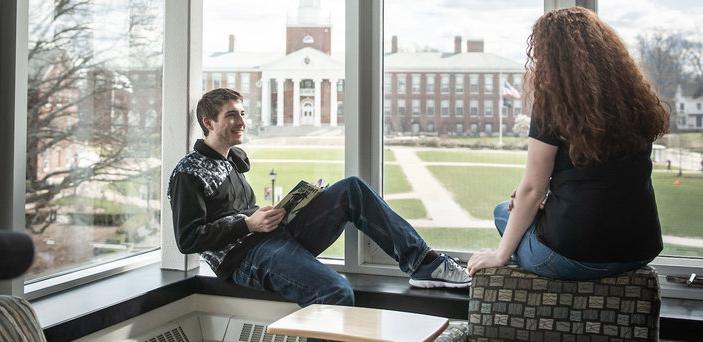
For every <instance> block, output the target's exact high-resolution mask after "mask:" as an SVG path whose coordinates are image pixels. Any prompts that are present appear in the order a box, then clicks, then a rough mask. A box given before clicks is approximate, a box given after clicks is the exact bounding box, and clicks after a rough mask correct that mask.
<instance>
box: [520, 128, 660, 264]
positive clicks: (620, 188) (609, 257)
mask: <svg viewBox="0 0 703 342" xmlns="http://www.w3.org/2000/svg"><path fill="white" fill-rule="evenodd" d="M529 136H530V137H531V138H534V139H537V140H539V141H542V142H544V143H547V144H550V145H553V146H557V147H558V150H557V155H556V159H555V161H554V170H553V171H552V179H551V181H550V184H549V190H550V191H551V193H550V194H549V197H548V199H547V202H546V204H545V206H544V210H542V211H541V212H540V213H539V214H538V216H537V218H536V220H537V236H538V238H539V239H540V240H541V241H542V242H543V243H544V244H546V245H547V246H549V247H551V248H552V249H553V250H555V251H556V252H557V253H559V254H561V255H563V256H566V257H568V258H571V259H574V260H578V261H584V262H618V261H643V260H650V259H653V258H654V257H655V256H657V255H658V254H659V252H661V250H662V247H663V245H662V236H661V227H660V225H659V216H658V214H657V204H656V202H655V200H654V189H653V188H652V179H651V175H652V161H651V159H650V155H651V153H652V146H651V145H650V146H649V147H648V148H647V149H646V150H642V151H637V152H633V153H632V154H630V155H627V156H624V157H622V158H619V159H617V160H610V161H607V162H604V163H602V164H597V165H591V166H585V167H575V166H574V164H573V163H572V162H571V158H570V157H569V146H568V142H566V141H565V140H564V139H562V138H560V137H559V136H558V135H557V134H555V133H546V132H545V133H542V132H541V129H540V125H539V123H537V122H535V120H532V124H531V125H530V134H529Z"/></svg>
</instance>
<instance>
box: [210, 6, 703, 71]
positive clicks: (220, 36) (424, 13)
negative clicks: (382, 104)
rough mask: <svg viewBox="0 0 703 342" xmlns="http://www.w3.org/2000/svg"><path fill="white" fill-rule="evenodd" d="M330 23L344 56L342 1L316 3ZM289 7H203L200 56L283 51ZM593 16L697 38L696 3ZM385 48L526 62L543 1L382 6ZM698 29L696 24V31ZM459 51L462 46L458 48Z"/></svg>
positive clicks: (699, 17) (616, 9) (630, 29)
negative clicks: (476, 50) (476, 46)
mask: <svg viewBox="0 0 703 342" xmlns="http://www.w3.org/2000/svg"><path fill="white" fill-rule="evenodd" d="M321 4H322V5H321V7H322V8H323V9H326V10H328V11H329V13H330V15H331V22H332V49H333V51H343V50H344V11H345V9H344V1H343V0H321ZM297 6H298V1H295V0H261V1H240V0H235V1H233V0H205V1H204V16H205V20H204V28H203V30H204V34H203V36H204V37H203V46H204V52H205V53H206V54H210V53H212V52H215V51H224V50H226V49H227V36H228V35H229V34H230V33H231V34H235V36H236V39H237V43H236V49H238V50H240V51H271V52H281V53H283V51H285V27H286V20H287V19H286V18H287V16H288V15H290V16H293V15H295V14H296V13H297ZM598 6H599V15H600V16H601V17H602V18H603V19H604V20H605V21H606V22H607V23H609V24H610V25H612V26H613V27H614V28H615V29H616V31H617V32H618V33H619V34H620V35H621V36H622V37H623V38H624V39H625V41H626V42H628V43H629V42H632V41H633V40H634V38H635V37H636V36H637V34H640V33H642V32H648V31H652V30H655V29H657V30H658V29H664V30H672V31H681V32H691V33H690V35H693V34H697V35H698V37H699V38H698V39H700V37H701V33H695V32H700V31H698V30H701V31H703V1H700V0H675V1H672V0H636V1H633V0H601V1H599V5H598ZM384 12H385V17H384V20H385V32H384V35H385V39H384V40H385V41H386V46H387V48H388V42H389V41H390V37H391V36H393V35H397V36H398V40H399V45H400V48H401V49H403V50H413V49H418V48H423V47H429V48H434V49H439V50H440V51H447V52H449V51H453V49H454V47H453V44H454V43H453V42H454V36H456V35H460V36H462V37H463V38H464V40H466V39H467V38H483V39H484V42H485V50H486V52H491V53H495V54H497V55H500V56H504V57H507V58H510V59H513V60H515V61H517V62H520V63H522V62H524V60H525V48H526V43H525V42H526V39H527V36H528V35H529V33H530V30H531V26H532V24H534V22H535V20H536V19H537V18H538V17H539V16H540V15H541V14H542V12H543V1H542V0H502V1H501V0H494V1H485V0H386V1H385V8H384ZM699 23H700V24H699ZM464 48H465V45H464Z"/></svg>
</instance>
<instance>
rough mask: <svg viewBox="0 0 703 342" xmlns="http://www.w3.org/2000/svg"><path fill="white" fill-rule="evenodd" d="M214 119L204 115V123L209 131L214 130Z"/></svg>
mask: <svg viewBox="0 0 703 342" xmlns="http://www.w3.org/2000/svg"><path fill="white" fill-rule="evenodd" d="M212 121H213V120H212V119H210V118H209V117H207V116H203V125H204V126H205V128H207V130H208V131H212V128H213V124H212Z"/></svg>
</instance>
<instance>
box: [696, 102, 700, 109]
mask: <svg viewBox="0 0 703 342" xmlns="http://www.w3.org/2000/svg"><path fill="white" fill-rule="evenodd" d="M696 109H698V110H701V103H700V102H698V103H696Z"/></svg>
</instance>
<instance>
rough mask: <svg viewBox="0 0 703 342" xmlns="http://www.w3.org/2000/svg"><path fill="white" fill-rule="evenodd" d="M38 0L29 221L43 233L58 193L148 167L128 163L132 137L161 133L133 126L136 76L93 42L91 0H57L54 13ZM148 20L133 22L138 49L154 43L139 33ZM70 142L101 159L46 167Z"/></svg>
mask: <svg viewBox="0 0 703 342" xmlns="http://www.w3.org/2000/svg"><path fill="white" fill-rule="evenodd" d="M145 1H146V2H148V1H149V0H145ZM34 4H36V5H37V6H38V7H41V6H43V7H44V8H32V9H30V16H33V17H32V18H31V19H30V21H31V25H30V45H29V53H28V55H29V76H28V98H27V174H26V180H27V187H26V188H27V194H26V215H27V220H26V222H27V229H28V230H29V231H31V232H33V233H36V234H39V233H42V232H43V231H44V230H45V229H46V228H47V227H48V226H49V225H50V224H51V223H53V222H54V221H55V219H56V216H57V208H56V207H55V205H54V204H53V201H54V200H55V199H57V197H59V196H60V195H62V194H66V193H67V191H70V190H72V189H73V190H75V189H76V188H77V187H78V186H79V185H81V184H82V183H85V182H96V181H97V182H114V181H120V180H124V179H127V178H129V177H134V176H135V174H137V173H139V172H143V171H144V170H141V169H140V168H136V167H134V164H133V163H129V162H126V159H127V158H128V157H129V153H127V150H128V147H129V146H128V141H130V138H132V139H133V138H134V137H135V136H141V137H142V139H145V138H146V139H145V140H147V141H154V140H157V139H158V138H159V137H160V136H159V135H158V127H153V126H151V127H148V128H142V129H141V130H136V129H132V131H131V132H128V129H127V128H126V126H127V125H126V120H127V117H126V115H127V111H128V110H129V102H128V101H125V99H126V98H128V96H129V94H130V93H131V91H132V89H131V87H132V85H131V83H132V82H131V80H130V79H129V75H127V74H126V73H125V72H122V71H119V69H118V68H114V67H112V66H111V65H110V62H111V60H110V58H111V57H109V56H111V54H110V53H109V51H97V50H96V48H95V46H92V45H91V43H92V37H91V35H92V31H91V29H90V28H89V25H90V24H91V20H92V17H91V6H94V4H93V3H92V1H90V0H55V1H52V2H50V5H49V7H50V8H49V10H48V11H47V10H46V7H47V5H46V4H42V3H41V2H34ZM145 6H146V5H145ZM136 10H137V11H138V10H139V9H136ZM135 17H137V18H138V16H135ZM141 20H142V21H140V20H131V21H130V28H129V30H130V32H129V34H130V37H129V38H130V40H132V39H133V41H131V42H132V43H133V44H134V50H133V52H134V53H135V55H140V53H141V54H142V55H144V54H145V51H147V50H148V49H147V48H144V49H143V51H141V52H140V48H141V47H143V46H146V45H147V44H150V43H152V42H151V41H149V40H148V39H139V36H138V35H139V31H140V25H145V24H146V23H147V22H149V19H148V18H142V19H141ZM130 51H132V50H130ZM113 55H114V54H113ZM131 57H132V56H130V58H131ZM152 57H153V56H152ZM144 63H146V62H144ZM137 126H141V125H137ZM66 147H70V148H72V149H74V150H75V149H81V148H90V150H91V151H92V153H95V154H96V155H97V158H94V159H93V160H89V161H80V162H79V161H78V160H73V161H72V162H70V165H66V166H65V167H59V168H52V169H46V168H40V161H41V159H40V158H47V155H51V154H52V153H56V152H55V151H57V150H62V149H64V148H66ZM72 152H73V153H74V154H77V152H78V151H72ZM63 157H64V159H67V160H70V159H71V158H72V157H73V156H71V155H68V156H67V155H64V156H63ZM74 159H75V158H74Z"/></svg>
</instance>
